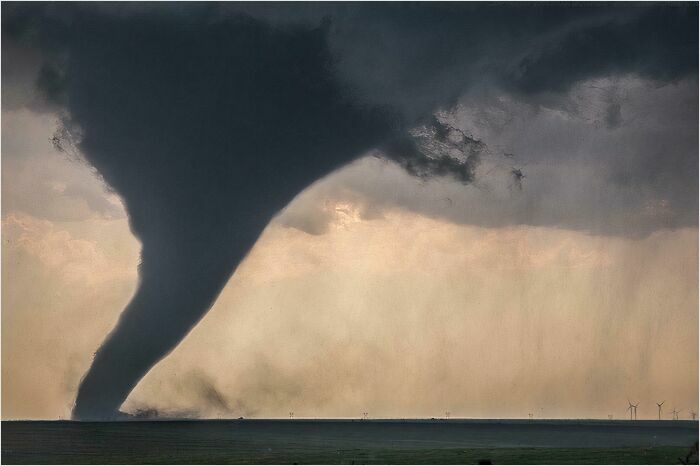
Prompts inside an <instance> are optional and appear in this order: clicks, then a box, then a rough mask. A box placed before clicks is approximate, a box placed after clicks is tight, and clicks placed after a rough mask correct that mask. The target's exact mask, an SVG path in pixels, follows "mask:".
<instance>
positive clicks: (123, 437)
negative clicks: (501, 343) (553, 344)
mask: <svg viewBox="0 0 700 466" xmlns="http://www.w3.org/2000/svg"><path fill="white" fill-rule="evenodd" d="M697 426H698V424H697V422H690V421H687V422H683V421H681V422H661V423H659V422H650V421H639V422H585V421H584V422H581V421H578V422H571V421H568V422H567V421H537V422H522V421H488V420H484V421H459V420H456V421H452V420H451V421H448V422H445V421H368V422H362V421H337V420H336V421H333V420H331V421H272V420H267V421H265V420H259V421H177V422H165V421H160V422H103V423H88V422H3V423H2V463H3V464H30V463H31V464H94V463H107V464H133V463H146V464H159V463H161V464H163V463H165V464H243V463H252V464H274V463H277V464H280V463H281V464H295V463H296V464H479V463H480V462H482V463H484V462H490V463H491V464H681V463H682V462H685V461H686V458H687V459H689V460H690V462H691V463H694V464H697V462H698V457H697V446H696V442H697V434H698V431H697ZM693 448H695V450H693ZM693 451H694V453H693V454H692V455H691V456H690V457H688V454H689V453H691V452H693ZM487 464H488V463H487Z"/></svg>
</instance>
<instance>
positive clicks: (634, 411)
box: [627, 400, 639, 421]
mask: <svg viewBox="0 0 700 466" xmlns="http://www.w3.org/2000/svg"><path fill="white" fill-rule="evenodd" d="M627 404H629V407H628V408H627V411H629V412H630V421H631V420H632V419H635V420H636V419H637V406H639V403H637V404H636V405H633V404H632V402H631V401H630V400H627Z"/></svg>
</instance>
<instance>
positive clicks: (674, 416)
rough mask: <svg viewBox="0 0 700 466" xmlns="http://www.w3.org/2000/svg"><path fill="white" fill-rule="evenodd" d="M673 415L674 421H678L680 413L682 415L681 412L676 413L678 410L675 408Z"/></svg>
mask: <svg viewBox="0 0 700 466" xmlns="http://www.w3.org/2000/svg"><path fill="white" fill-rule="evenodd" d="M671 413H672V414H673V420H674V421H677V420H678V413H680V411H676V408H673V411H671Z"/></svg>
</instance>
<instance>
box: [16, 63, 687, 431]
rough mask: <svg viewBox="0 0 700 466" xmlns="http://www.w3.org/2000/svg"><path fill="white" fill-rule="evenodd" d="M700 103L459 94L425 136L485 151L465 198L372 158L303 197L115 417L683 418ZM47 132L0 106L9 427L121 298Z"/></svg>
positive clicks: (120, 244)
mask: <svg viewBox="0 0 700 466" xmlns="http://www.w3.org/2000/svg"><path fill="white" fill-rule="evenodd" d="M15 89H16V90H17V92H21V91H22V89H21V86H19V85H18V86H16V87H15ZM8 95H10V94H7V92H6V88H5V86H4V87H3V99H5V100H6V99H7V96H8ZM10 97H11V95H10ZM697 101H698V96H697V81H696V80H695V79H690V80H681V81H677V82H673V83H670V84H667V85H663V86H661V85H659V84H656V83H654V82H651V81H645V80H641V79H639V78H635V77H629V76H625V77H619V78H616V79H604V80H600V79H599V80H588V81H583V82H582V83H580V84H578V85H577V86H575V87H574V88H573V89H572V90H571V91H569V92H567V93H564V94H556V95H551V96H549V97H548V98H547V99H540V100H539V101H538V103H537V104H534V103H532V102H528V101H527V99H526V98H523V99H521V100H517V99H516V98H514V97H509V96H505V95H502V94H499V93H497V92H495V91H494V92H492V91H490V90H489V89H477V90H474V91H473V92H472V93H471V94H470V95H466V96H464V97H463V99H462V101H461V104H460V105H459V106H458V107H457V108H456V109H455V110H453V111H451V112H450V113H448V114H444V115H442V117H443V118H445V119H446V120H449V121H451V122H452V123H453V124H454V125H456V126H458V127H460V128H462V129H464V130H465V131H467V132H468V133H469V134H472V135H474V136H475V137H477V138H480V139H482V140H483V141H484V142H485V143H486V144H487V145H488V147H489V150H490V154H491V156H490V157H487V158H486V159H485V160H484V162H483V164H482V165H481V166H480V168H479V173H478V175H479V176H478V177H477V179H476V181H475V183H474V184H473V185H470V186H466V187H465V186H463V185H460V184H458V183H455V182H451V181H449V180H432V181H428V182H422V181H420V180H418V179H416V178H414V177H411V176H410V175H408V174H406V173H405V172H404V171H403V170H402V169H400V168H399V167H397V166H395V165H393V164H392V163H391V162H387V161H385V160H383V159H381V158H377V157H374V156H373V155H372V154H369V155H368V156H367V157H365V158H363V159H361V160H359V161H357V162H356V163H354V164H352V165H350V166H348V167H346V168H344V169H342V170H340V171H338V172H336V173H334V174H332V175H330V176H328V177H327V178H325V179H323V180H321V181H319V182H318V183H316V184H315V185H313V186H312V187H310V188H309V189H308V190H306V191H305V192H304V193H302V194H301V195H300V196H298V197H297V199H295V200H294V201H293V202H292V203H291V204H290V205H289V206H288V208H287V209H286V210H285V211H284V212H282V213H281V214H280V215H279V216H278V217H277V218H276V219H275V220H274V221H273V222H272V223H271V224H270V225H269V226H268V228H267V230H266V231H265V233H264V234H263V236H262V237H261V238H260V240H259V241H258V243H257V245H256V246H255V248H254V249H253V251H252V252H251V253H250V255H249V257H248V258H247V259H246V260H245V261H244V262H243V264H242V265H241V266H240V267H239V269H238V271H237V272H236V274H235V275H234V277H233V278H232V279H231V281H230V282H229V284H228V285H227V287H226V288H225V289H224V291H223V293H222V295H221V296H220V298H219V299H218V301H217V302H216V304H215V306H214V307H213V309H212V310H211V311H210V312H209V313H208V314H207V316H206V317H205V318H204V319H203V321H202V322H201V323H200V324H199V325H198V326H197V327H196V328H195V329H194V330H193V331H192V333H191V334H190V335H189V336H188V337H187V338H186V339H185V341H184V342H183V343H182V344H181V345H180V346H179V347H178V348H177V349H176V350H175V351H174V352H173V353H172V354H171V355H170V356H168V357H167V358H166V359H165V360H163V361H162V362H161V363H159V364H158V365H157V366H156V367H155V368H154V369H153V370H152V371H151V372H150V373H149V374H148V375H147V376H146V377H145V378H144V379H143V380H142V381H141V383H140V384H139V385H138V386H137V388H136V389H135V390H134V392H133V393H132V394H131V395H130V397H129V399H128V401H127V403H126V405H125V406H124V408H126V409H127V410H130V411H132V412H133V411H135V410H137V409H144V408H156V409H158V410H160V411H162V412H164V413H166V414H172V415H188V416H200V417H217V416H222V417H224V416H232V417H238V416H245V417H288V413H289V412H290V411H293V412H294V413H295V417H360V416H361V415H362V413H363V412H368V413H369V416H370V417H442V416H444V415H445V412H446V411H449V412H450V413H451V416H452V417H525V418H526V417H527V416H528V413H533V415H534V416H535V417H547V418H555V417H577V418H583V417H601V418H607V416H608V415H609V414H612V415H613V416H614V418H625V417H628V413H627V412H626V411H625V410H626V408H627V398H629V399H631V400H632V401H633V402H635V401H639V402H640V405H639V410H638V415H639V418H655V417H656V416H657V408H656V405H655V404H654V402H656V401H662V400H666V404H665V405H664V416H665V417H666V418H670V414H668V413H669V412H670V410H671V409H673V407H674V406H675V407H676V408H678V409H683V410H684V411H683V412H682V414H681V417H682V418H688V409H694V410H696V408H697V393H698V382H697V381H698V314H697V310H698V263H697V257H698V247H697V246H698V230H697V140H698V134H697V126H698V121H697V114H698V108H697ZM55 127H56V118H55V116H52V115H50V114H46V113H42V114H38V113H33V112H32V111H31V110H28V109H26V108H12V107H11V106H10V107H8V106H4V108H3V112H2V136H3V138H2V142H3V151H2V185H3V187H2V291H3V292H2V376H3V379H2V408H3V411H2V418H3V419H16V418H49V419H54V418H59V417H63V418H67V417H69V416H70V410H71V408H72V404H73V401H74V397H75V392H76V389H77V385H78V382H79V381H80V377H81V376H82V374H84V373H85V371H86V369H87V368H88V366H89V364H90V361H91V356H92V353H93V352H94V351H95V350H96V349H97V348H98V346H99V344H100V342H101V341H102V339H103V337H104V335H105V334H106V333H107V332H108V331H109V330H110V329H111V328H112V327H113V325H114V322H115V321H116V319H117V316H118V314H119V312H120V311H121V310H122V309H123V307H124V305H125V304H126V303H127V302H128V301H129V299H130V297H131V295H132V293H133V292H134V290H135V287H136V279H137V269H136V266H137V264H138V252H139V244H138V242H137V241H136V240H135V239H134V238H133V237H132V235H131V234H130V232H129V227H128V220H127V218H126V217H125V213H124V210H123V208H122V207H121V203H120V201H119V199H118V198H117V197H116V196H115V195H114V194H112V193H110V192H109V191H108V190H107V188H106V187H105V186H104V185H103V184H102V182H101V181H100V180H99V179H98V177H97V176H96V175H95V174H94V173H93V171H92V169H90V168H89V167H88V166H86V165H85V164H84V163H83V162H81V161H80V159H79V157H73V158H71V157H69V156H67V155H66V154H59V153H56V152H55V151H54V149H53V148H52V146H51V143H50V141H49V138H50V137H51V135H52V134H53V132H54V131H55ZM511 154H513V155H514V157H511ZM512 167H519V168H521V169H522V170H523V172H524V173H525V178H524V179H523V180H522V186H520V184H519V183H517V182H516V181H515V179H514V178H513V177H511V176H509V174H510V170H511V168H512ZM36 290H40V292H39V293H37V291H36Z"/></svg>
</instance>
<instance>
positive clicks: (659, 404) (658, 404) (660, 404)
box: [656, 400, 666, 421]
mask: <svg viewBox="0 0 700 466" xmlns="http://www.w3.org/2000/svg"><path fill="white" fill-rule="evenodd" d="M664 403H666V400H664V401H662V402H661V403H656V406H658V407H659V421H660V420H661V407H662V406H663V405H664Z"/></svg>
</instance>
